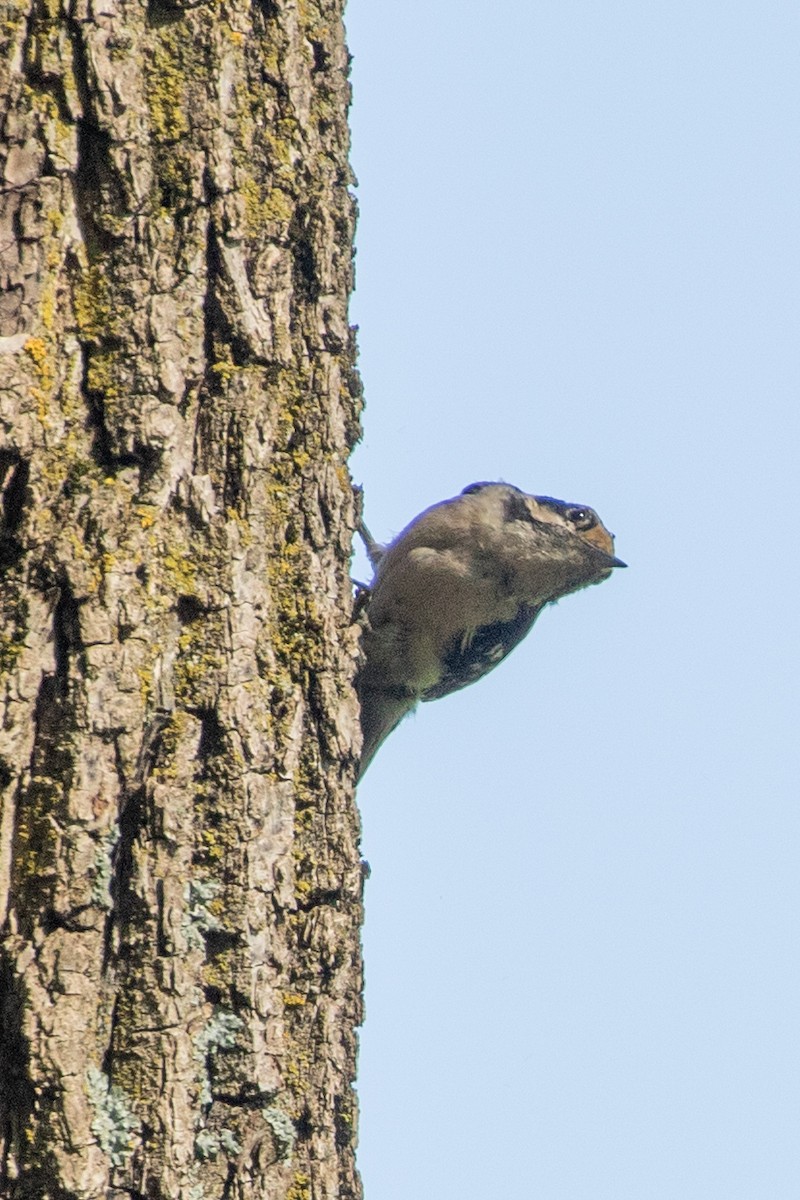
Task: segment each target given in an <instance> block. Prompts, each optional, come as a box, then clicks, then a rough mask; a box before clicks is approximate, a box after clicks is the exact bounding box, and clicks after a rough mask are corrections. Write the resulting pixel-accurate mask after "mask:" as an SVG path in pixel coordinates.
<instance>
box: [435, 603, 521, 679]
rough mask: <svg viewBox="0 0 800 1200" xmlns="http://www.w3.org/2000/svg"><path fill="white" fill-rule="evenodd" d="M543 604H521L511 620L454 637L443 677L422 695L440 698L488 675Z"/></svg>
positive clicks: (446, 656) (448, 650) (518, 640)
mask: <svg viewBox="0 0 800 1200" xmlns="http://www.w3.org/2000/svg"><path fill="white" fill-rule="evenodd" d="M543 608H544V605H543V604H539V605H534V604H521V605H520V606H519V608H518V609H517V612H516V615H515V616H513V617H512V618H511V620H510V621H495V622H494V623H493V624H491V625H482V626H481V627H480V628H479V629H476V630H474V631H473V632H471V633H464V634H460V635H459V636H458V637H455V638H453V640H452V641H451V643H450V645H449V646H448V648H447V651H446V653H445V655H444V659H443V665H444V673H443V674H442V677H441V679H439V681H438V682H437V683H435V684H434V685H433V687H429V688H428V689H427V691H425V692H423V693H422V699H423V700H440V699H441V698H442V696H449V695H450V693H451V692H457V691H459V690H460V689H461V688H464V687H467V686H468V685H469V684H470V683H475V681H476V680H477V679H481V678H482V677H483V676H484V675H488V673H489V671H492V670H493V669H494V668H495V667H496V666H497V664H498V663H500V662H502V661H503V659H504V658H505V657H506V655H507V654H510V653H511V651H512V650H513V649H514V647H515V646H518V645H519V643H520V642H521V641H522V639H523V638H524V637H525V636H526V634H528V633H530V630H531V626H532V625H533V623H534V621H535V620H536V618H537V617H538V615H539V613H540V612H541V611H542V609H543Z"/></svg>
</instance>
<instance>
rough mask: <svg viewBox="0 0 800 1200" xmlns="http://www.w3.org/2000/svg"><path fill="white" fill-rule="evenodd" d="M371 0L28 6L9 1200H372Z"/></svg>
mask: <svg viewBox="0 0 800 1200" xmlns="http://www.w3.org/2000/svg"><path fill="white" fill-rule="evenodd" d="M341 7H342V3H341V0H296V2H293V0H254V2H253V3H252V6H251V5H249V4H247V3H246V2H245V0H226V3H225V4H224V5H222V6H220V5H211V4H202V3H200V4H198V3H190V2H186V3H168V2H166V0H151V3H150V5H149V7H146V6H145V5H144V4H142V3H132V2H131V0H107V3H104V4H99V5H97V4H94V3H92V2H91V0H73V2H72V3H71V4H69V5H65V7H64V8H63V9H62V8H61V7H60V4H59V0H22V2H21V3H18V4H16V5H14V4H13V3H12V4H9V6H8V7H7V9H6V11H5V13H4V16H3V20H2V24H0V43H1V45H0V71H2V72H4V73H5V74H4V77H3V78H2V79H0V112H2V116H0V174H2V175H3V177H4V184H3V187H4V190H3V195H2V198H1V199H2V211H1V212H0V253H2V256H3V267H2V274H0V439H1V440H0V484H2V488H3V507H2V514H1V515H2V532H0V559H1V560H2V572H3V574H2V604H3V626H2V639H1V640H0V670H2V682H3V690H2V709H3V720H2V728H0V755H2V758H0V786H2V788H3V809H2V826H1V827H0V918H2V919H3V920H4V921H5V924H4V927H3V944H2V954H1V955H0V1003H2V1013H1V1017H2V1033H1V1035H0V1036H1V1037H2V1047H1V1053H2V1067H0V1154H1V1156H2V1157H1V1161H0V1193H1V1194H2V1195H3V1196H8V1197H13V1198H14V1200H22V1198H23V1197H24V1198H32V1197H37V1198H39V1197H50V1198H52V1200H65V1198H67V1197H70V1198H71V1197H101V1196H103V1197H106V1196H114V1195H125V1196H143V1197H144V1196H147V1197H170V1198H172V1197H181V1198H182V1200H203V1198H211V1197H245V1196H246V1197H258V1198H262V1197H263V1198H268V1200H275V1198H278V1197H280V1198H285V1200H312V1198H314V1200H322V1198H325V1200H333V1198H334V1197H336V1198H340V1200H345V1198H349V1197H358V1196H360V1194H361V1193H360V1185H359V1182H358V1177H357V1175H356V1172H355V1166H354V1137H355V1120H356V1114H355V1102H354V1098H353V1092H352V1090H351V1082H352V1079H353V1075H354V1069H355V1067H354V1060H355V1047H356V1041H355V1033H354V1027H355V1026H356V1025H357V1024H358V1023H359V1021H360V1016H361V1007H360V1005H361V1001H360V984H361V978H360V977H361V963H360V950H359V927H360V918H361V890H362V872H361V863H360V860H359V851H358V836H359V824H358V816H357V811H356V809H355V806H354V803H353V787H352V776H353V768H354V764H355V755H356V752H357V751H358V739H359V736H360V735H359V734H358V732H357V725H358V719H357V718H358V708H357V703H356V700H355V696H354V692H353V688H352V677H353V674H354V667H355V663H356V659H357V640H356V638H355V635H354V633H353V629H352V624H351V608H352V604H351V587H350V582H349V578H348V562H349V553H350V540H351V531H352V527H353V519H354V513H353V497H352V490H351V485H350V479H349V475H348V470H347V465H346V463H347V456H348V453H349V450H350V449H351V447H352V444H353V442H354V440H355V438H356V437H357V434H358V419H359V413H360V399H359V388H358V381H357V377H356V374H355V370H354V365H353V360H354V349H353V337H352V333H351V330H350V328H349V326H348V323H347V298H348V292H349V289H350V285H351V277H352V270H351V259H352V249H351V244H352V233H353V221H354V205H353V201H352V198H351V197H350V195H349V193H348V184H349V183H350V176H349V170H348V164H347V152H348V130H347V123H346V115H347V105H348V100H349V89H348V84H347V65H348V60H347V52H346V49H345V46H344V37H343V28H342V20H341V16H342V14H341Z"/></svg>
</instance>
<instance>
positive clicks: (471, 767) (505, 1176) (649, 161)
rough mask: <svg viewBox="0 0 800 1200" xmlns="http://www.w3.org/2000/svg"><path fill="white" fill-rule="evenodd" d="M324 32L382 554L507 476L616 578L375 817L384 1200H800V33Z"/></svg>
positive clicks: (479, 14)
mask: <svg viewBox="0 0 800 1200" xmlns="http://www.w3.org/2000/svg"><path fill="white" fill-rule="evenodd" d="M347 25H348V33H349V42H350V48H351V51H352V53H353V54H354V56H355V61H354V66H353V84H354V107H353V111H352V125H353V165H354V168H355V171H356V173H357V175H358V177H359V180H360V186H359V188H358V196H359V203H360V206H361V217H360V223H359V229H358V258H357V291H356V295H355V298H354V303H353V307H352V316H353V320H354V321H355V322H357V323H358V324H359V325H360V327H361V331H360V345H361V370H362V372H363V378H364V384H365V389H366V398H367V405H368V406H367V410H366V415H365V423H364V425H365V435H364V441H363V444H362V446H361V447H360V448H359V450H358V452H357V454H356V456H355V459H354V472H355V476H356V478H357V479H358V480H360V481H361V482H363V484H364V488H365V492H366V515H367V520H368V523H369V525H370V527H371V528H372V531H373V533H374V534H375V535H376V536H377V537H378V538H381V539H387V538H389V537H390V536H392V535H393V534H395V533H397V532H399V531H400V529H402V528H403V526H404V525H405V524H407V522H408V521H409V520H410V519H411V518H412V517H413V516H414V515H415V514H416V513H417V512H419V511H420V510H421V509H423V508H425V507H427V505H429V504H431V503H433V502H435V501H437V500H441V499H444V498H446V497H448V496H452V495H454V494H456V493H457V492H459V491H460V490H461V489H462V488H463V487H464V486H465V485H466V484H468V483H471V482H472V481H474V480H479V479H505V480H507V481H509V482H511V483H515V484H517V485H518V486H520V487H522V488H524V489H525V490H527V491H531V492H534V493H537V492H538V493H545V494H550V495H554V496H557V497H560V498H562V499H565V500H569V501H575V502H580V503H585V504H589V505H591V506H593V507H594V508H596V509H597V510H598V512H599V513H600V515H601V517H602V519H603V521H604V522H605V523H606V524H607V525H608V527H609V528H610V529H612V530H613V531H614V532H615V533H616V535H617V552H618V553H619V555H620V556H621V557H622V558H624V559H625V560H626V561H627V562H628V563H629V564H630V568H629V570H627V571H620V572H617V573H616V574H615V575H614V576H613V577H612V578H611V579H610V580H609V581H608V582H606V583H603V584H602V585H601V586H600V587H595V588H590V589H588V590H587V591H584V592H582V593H580V594H579V595H577V596H571V597H568V598H567V599H566V600H564V601H562V603H561V604H559V605H558V607H557V608H551V609H549V610H548V611H547V612H546V613H545V614H544V615H543V616H542V617H541V619H540V621H539V623H538V624H537V626H536V627H535V629H534V632H533V633H532V634H531V636H530V637H529V638H528V640H527V641H525V642H524V643H523V644H522V646H521V647H520V648H519V649H518V650H517V651H515V652H514V654H513V655H512V656H511V657H510V659H509V660H508V661H507V662H506V663H505V664H503V665H502V666H501V667H500V668H499V669H498V670H497V671H496V672H495V673H493V674H492V675H491V676H489V677H488V678H487V679H485V680H484V681H482V682H481V683H480V684H478V685H477V686H475V687H474V688H470V689H467V690H466V691H465V692H462V693H460V694H459V695H456V696H452V697H449V698H447V699H445V700H442V701H438V702H436V703H433V704H427V705H424V706H423V707H422V708H421V709H420V711H419V712H418V714H417V715H416V716H415V717H412V718H411V719H409V720H408V721H406V722H405V723H404V725H403V726H402V727H401V728H400V729H399V730H398V731H397V732H396V733H395V734H394V735H393V736H392V738H391V739H390V740H389V741H388V742H387V743H386V745H385V746H384V748H383V749H382V751H381V752H380V754H379V755H378V757H377V759H376V761H375V763H374V764H373V766H372V767H371V769H370V771H369V773H368V775H367V776H366V779H365V781H364V783H363V785H362V787H361V788H360V789H359V801H360V804H361V808H362V813H363V821H364V854H365V856H366V857H367V858H368V859H369V861H370V863H371V866H372V878H371V880H370V881H369V883H368V884H367V891H366V905H367V924H366V932H365V953H366V978H367V989H366V997H367V1018H366V1024H365V1026H364V1030H363V1034H362V1049H361V1059H360V1080H359V1091H360V1095H361V1145H360V1151H359V1156H360V1164H361V1170H362V1173H363V1177H364V1183H365V1187H366V1195H367V1200H428V1198H430V1200H433V1198H434V1197H435V1200H487V1198H488V1200H494V1198H499V1197H503V1198H504V1200H505V1198H507V1200H529V1198H534V1197H535V1198H536V1200H797V1198H798V1197H800V970H799V969H798V925H799V924H800V883H799V882H798V858H799V857H800V856H799V855H798V850H799V849H800V828H799V826H800V821H799V820H798V800H799V799H800V770H799V769H798V768H799V767H800V729H799V728H798V716H800V704H799V703H798V651H800V629H799V628H798V626H799V625H800V620H799V619H798V591H799V590H800V589H799V587H798V585H799V584H800V569H799V568H798V559H799V554H798V533H799V531H800V503H799V501H798V474H799V470H798V455H799V452H800V439H798V426H799V425H800V416H799V415H798V399H800V353H799V351H798V332H799V329H800V223H799V220H798V196H799V195H800V149H799V147H800V137H799V136H798V130H800V54H799V53H798V51H799V50H800V10H798V8H797V6H796V5H793V4H787V3H786V2H785V0H781V2H780V3H774V2H770V0H758V2H741V3H736V2H734V3H730V0H727V2H726V3H722V2H719V3H714V2H711V0H692V2H688V0H670V3H663V2H660V0H647V3H641V0H636V2H633V0H629V2H627V3H626V2H623V0H605V2H603V3H599V2H594V3H589V2H588V0H543V2H541V3H535V2H529V0H526V2H523V0H516V2H514V0H494V3H493V4H492V5H490V6H487V5H486V4H485V3H480V4H479V3H476V2H475V0H404V2H403V3H391V2H389V3H387V2H377V0H350V4H349V7H348V14H347ZM365 570H366V568H365V567H364V566H363V560H358V561H357V563H356V574H360V575H362V576H363V574H364V572H365Z"/></svg>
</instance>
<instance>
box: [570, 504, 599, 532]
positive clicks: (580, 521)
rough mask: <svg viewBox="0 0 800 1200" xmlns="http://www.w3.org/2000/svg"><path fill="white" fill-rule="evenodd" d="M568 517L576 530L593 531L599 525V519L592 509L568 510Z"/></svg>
mask: <svg viewBox="0 0 800 1200" xmlns="http://www.w3.org/2000/svg"><path fill="white" fill-rule="evenodd" d="M566 516H567V520H568V521H569V523H570V525H574V526H575V528H576V529H591V528H592V527H593V526H594V525H596V524H597V517H596V516H595V515H594V513H593V512H592V510H591V509H590V508H568V509H567V513H566Z"/></svg>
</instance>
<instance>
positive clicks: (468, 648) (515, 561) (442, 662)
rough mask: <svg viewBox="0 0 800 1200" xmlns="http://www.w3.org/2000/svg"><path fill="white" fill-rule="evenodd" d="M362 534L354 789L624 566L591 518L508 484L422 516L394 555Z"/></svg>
mask: <svg viewBox="0 0 800 1200" xmlns="http://www.w3.org/2000/svg"><path fill="white" fill-rule="evenodd" d="M359 533H360V536H361V538H362V540H363V541H364V545H365V547H366V550H367V555H368V558H369V560H370V563H371V566H372V568H373V571H374V576H373V579H372V581H371V583H370V584H369V585H367V586H366V588H362V595H361V605H362V608H363V616H362V618H361V619H362V624H363V634H362V650H363V661H362V665H361V667H360V670H359V672H358V676H357V684H356V686H357V691H358V696H359V701H360V705H361V731H362V749H361V759H360V766H359V771H358V779H361V778H362V777H363V775H364V772H365V771H366V769H367V767H368V766H369V764H370V763H371V762H372V760H373V758H374V756H375V754H376V752H377V750H378V749H379V747H380V746H381V745H382V743H383V742H384V741H385V739H386V738H387V737H388V736H389V734H390V733H391V732H392V730H393V729H395V728H396V726H397V725H398V724H399V722H400V721H401V720H402V719H403V717H405V716H406V715H407V714H408V713H410V712H411V711H412V710H413V709H414V708H415V707H416V705H417V704H418V703H419V702H420V701H422V702H427V701H430V700H439V699H441V698H442V697H443V696H449V695H450V694H451V692H455V691H459V690H460V689H461V688H464V687H467V686H468V685H469V684H472V683H475V682H476V681H477V680H478V679H481V678H482V677H483V676H484V675H486V674H487V673H488V672H489V671H492V670H494V668H495V667H496V666H497V665H498V663H500V662H502V661H503V659H504V658H505V657H506V656H507V655H508V654H510V653H511V651H512V650H513V649H514V648H515V646H518V645H519V643H520V642H521V641H522V639H523V638H524V637H525V636H526V635H527V634H528V633H529V632H530V630H531V627H532V626H533V624H534V622H535V621H536V618H537V617H538V616H539V614H540V613H541V612H542V610H543V609H544V608H546V607H547V605H548V604H553V603H554V602H555V601H557V600H559V599H561V597H562V596H567V595H569V593H570V592H576V591H579V590H580V589H581V588H584V587H587V586H589V585H590V584H595V583H602V581H603V580H604V579H608V578H609V576H610V575H611V574H612V572H613V571H614V570H615V569H616V568H619V567H625V566H626V565H627V564H626V563H624V562H622V561H621V560H620V559H619V558H617V557H616V556H615V554H614V537H613V535H612V534H611V533H609V531H608V530H607V529H606V527H605V525H603V523H602V521H601V520H600V518H599V517H598V515H597V513H596V512H595V511H594V509H592V508H588V507H587V506H586V505H583V504H571V503H567V502H566V501H564V500H556V499H554V498H553V497H552V496H534V495H530V494H528V493H527V492H524V491H522V490H521V489H520V488H518V487H515V486H513V485H512V484H509V483H503V482H482V483H472V484H470V485H469V486H468V487H466V488H464V490H463V491H462V492H461V493H460V494H459V495H458V496H454V497H452V498H451V499H449V500H442V501H441V502H440V503H438V504H434V505H432V506H431V507H430V508H426V509H425V511H424V512H422V513H420V514H419V516H417V517H415V518H414V520H413V521H411V523H410V524H409V525H407V526H406V528H405V529H404V530H403V531H402V533H400V534H399V535H398V536H397V537H396V538H395V539H394V541H392V542H391V543H389V544H388V545H382V544H381V543H379V542H376V541H375V539H374V538H373V537H372V535H371V534H370V532H369V530H368V529H367V528H366V525H364V523H363V521H362V522H360V524H359Z"/></svg>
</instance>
